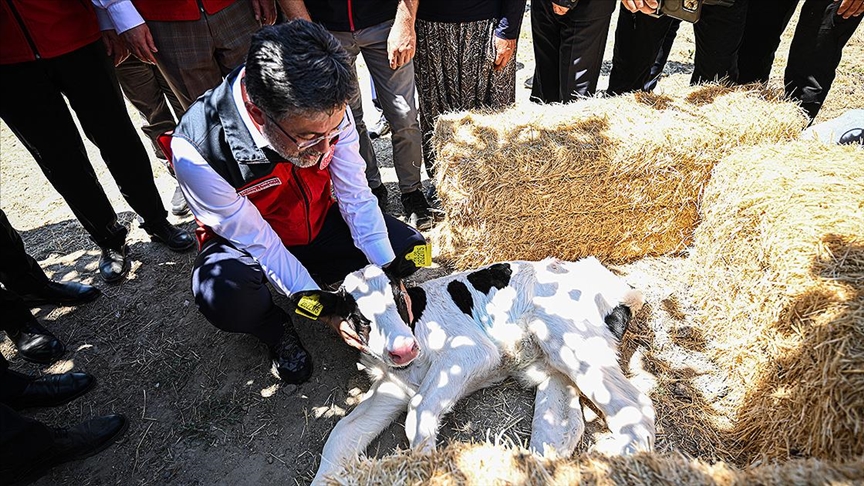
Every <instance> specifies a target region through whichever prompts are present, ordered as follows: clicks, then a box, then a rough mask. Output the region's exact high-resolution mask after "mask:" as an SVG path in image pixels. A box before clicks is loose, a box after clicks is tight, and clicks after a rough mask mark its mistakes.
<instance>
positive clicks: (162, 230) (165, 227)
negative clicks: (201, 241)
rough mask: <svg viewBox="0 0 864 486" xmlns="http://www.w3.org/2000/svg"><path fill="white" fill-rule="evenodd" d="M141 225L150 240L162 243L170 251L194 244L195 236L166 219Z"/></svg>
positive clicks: (184, 249) (181, 249)
mask: <svg viewBox="0 0 864 486" xmlns="http://www.w3.org/2000/svg"><path fill="white" fill-rule="evenodd" d="M141 227H142V228H144V231H146V232H147V234H148V235H150V239H151V240H153V241H158V242H160V243H164V244H165V246H167V247H168V249H169V250H171V251H186V250H188V249H189V248H192V246H194V245H195V238H192V236H191V235H190V234H189V233H187V232H186V231H184V230H182V229H180V228H178V227H176V226H174V225H173V224H171V223H169V222H168V221H167V220H163V221H161V222H159V223H156V224H153V225H147V224H145V225H141Z"/></svg>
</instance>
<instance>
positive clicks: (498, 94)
mask: <svg viewBox="0 0 864 486" xmlns="http://www.w3.org/2000/svg"><path fill="white" fill-rule="evenodd" d="M498 22H499V21H498V20H497V19H488V20H478V21H474V22H430V21H425V20H422V19H417V21H416V23H415V29H416V32H417V53H416V54H415V57H414V73H415V78H416V84H417V91H418V93H419V95H420V102H419V104H420V128H421V130H422V132H423V158H424V160H425V161H426V167H427V168H433V167H434V161H435V155H434V153H433V150H432V146H431V138H432V132H433V130H434V128H435V122H436V120H437V119H438V116H439V115H441V114H442V113H446V112H449V111H457V110H468V109H476V108H503V107H506V106H508V105H511V104H513V102H514V101H515V100H516V52H515V49H514V52H513V57H512V58H511V59H510V62H509V63H507V66H506V67H505V68H504V69H503V70H502V71H495V70H494V68H493V64H494V62H495V48H494V45H493V42H494V37H493V36H494V35H495V29H496V27H497V26H498ZM430 170H431V169H430Z"/></svg>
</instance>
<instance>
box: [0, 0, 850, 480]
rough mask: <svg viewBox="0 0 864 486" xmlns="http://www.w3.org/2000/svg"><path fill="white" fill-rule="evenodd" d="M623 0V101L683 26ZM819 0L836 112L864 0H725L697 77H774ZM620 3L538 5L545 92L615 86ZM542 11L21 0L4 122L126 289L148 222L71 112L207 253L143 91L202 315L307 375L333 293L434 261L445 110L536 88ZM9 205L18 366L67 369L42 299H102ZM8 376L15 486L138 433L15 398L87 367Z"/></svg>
mask: <svg viewBox="0 0 864 486" xmlns="http://www.w3.org/2000/svg"><path fill="white" fill-rule="evenodd" d="M620 3H621V8H619V14H618V18H617V23H616V26H615V34H614V35H615V38H614V41H615V46H614V55H613V58H612V60H611V61H612V70H611V75H610V79H609V86H608V89H607V90H606V91H605V94H606V95H608V96H614V95H618V94H622V93H627V92H632V91H636V90H651V89H654V86H656V83H657V79H658V77H659V75H660V73H661V72H662V70H663V65H664V64H665V61H666V58H667V57H668V53H669V49H670V47H671V43H672V42H674V39H675V33H676V32H677V30H678V28H679V24H680V22H679V21H678V20H676V19H673V18H671V17H668V16H662V15H660V16H658V15H655V13H656V12H657V9H658V1H657V0H621V2H620ZM799 3H803V7H802V9H801V13H800V17H799V19H798V23H797V25H798V26H797V28H796V30H795V33H794V38H793V41H792V45H791V48H790V51H789V58H788V61H787V65H786V71H785V74H784V84H785V88H786V92H787V94H788V95H789V96H790V97H791V98H793V99H796V100H798V101H800V103H801V104H802V107H803V108H804V109H805V111H806V112H807V114H808V115H809V116H810V118H811V120H812V119H813V118H815V117H816V115H817V114H818V112H819V109H820V107H821V106H822V103H823V102H824V100H825V97H826V96H827V94H828V91H829V89H830V87H831V83H832V81H833V79H834V75H835V70H836V68H837V66H838V64H839V62H840V59H841V54H842V50H843V47H844V46H845V45H846V43H847V42H848V40H849V39H850V37H851V36H852V33H853V32H854V31H855V29H856V28H857V26H858V24H859V23H860V21H861V16H862V13H864V0H779V1H777V2H760V1H755V0H704V2H703V5H702V10H701V18H700V20H699V21H698V22H697V23H696V24H694V25H693V28H694V31H695V41H696V49H695V55H694V68H693V75H692V78H691V82H692V83H694V84H695V83H702V82H712V81H713V82H723V83H730V84H734V83H750V82H756V81H761V82H764V81H767V80H768V78H769V76H770V74H771V73H770V71H771V67H772V64H773V61H774V57H775V53H776V50H777V48H778V45H779V42H780V37H781V35H782V33H783V31H784V29H785V28H786V26H787V24H788V23H789V21H790V19H791V17H792V15H793V14H794V12H795V11H796V7H797V6H798V4H799ZM616 5H617V2H614V1H612V0H532V1H531V5H530V18H531V30H532V41H533V42H532V44H533V49H534V57H535V60H536V67H535V70H534V73H533V78H532V79H533V84H532V88H531V100H532V101H533V102H535V103H561V102H568V101H572V100H577V99H579V98H581V97H587V96H594V95H596V94H598V93H597V85H598V80H599V77H600V71H601V67H602V64H603V53H604V48H605V45H606V40H607V36H608V33H609V27H610V24H611V21H612V16H613V13H614V11H615V7H616ZM527 6H528V5H527V0H456V1H454V0H434V1H433V0H419V1H417V0H305V1H304V0H278V1H277V0H9V1H7V2H2V3H0V38H2V39H0V83H2V87H3V90H2V93H3V94H2V101H0V117H2V119H3V121H4V122H5V123H6V124H7V125H8V126H9V128H10V129H11V130H12V132H13V133H14V134H15V135H16V136H17V137H18V139H19V140H20V141H21V143H22V145H23V146H24V147H26V148H27V150H28V151H29V152H30V154H31V155H32V156H33V159H34V160H35V162H36V164H37V165H38V167H39V168H40V169H41V171H42V172H43V173H44V175H45V177H46V178H47V179H48V181H49V182H50V183H51V185H52V186H53V187H54V188H55V189H56V190H57V192H58V193H60V195H62V197H63V198H64V200H65V201H66V203H67V204H68V205H69V207H70V209H71V210H72V212H73V213H74V215H75V217H76V218H77V219H78V221H79V222H80V223H81V225H82V226H83V228H84V229H85V230H86V231H87V233H88V234H89V236H90V238H91V239H92V240H93V242H94V243H95V244H96V245H97V246H98V247H99V248H100V250H101V254H100V258H99V264H98V268H99V274H100V275H101V278H102V279H103V280H104V281H105V282H107V283H116V282H120V281H122V280H123V279H124V277H125V275H126V274H127V272H128V271H129V268H130V250H129V247H128V245H127V244H126V237H127V233H128V228H127V227H126V226H125V225H123V224H121V223H120V222H119V221H118V217H117V214H116V212H115V210H114V208H113V206H112V204H111V203H110V201H109V200H108V198H107V196H106V195H105V190H104V188H103V186H102V185H101V183H100V182H99V180H98V179H97V177H96V174H95V171H94V169H93V166H92V165H91V162H90V160H89V158H88V156H87V153H86V151H85V148H84V144H83V140H82V138H81V135H80V133H79V131H78V128H77V127H76V125H75V122H74V121H73V117H72V113H71V112H70V108H71V110H72V111H74V113H75V115H76V117H77V118H78V120H79V122H80V124H81V127H82V129H83V132H84V134H85V135H86V136H87V138H88V139H89V140H90V141H91V142H93V144H95V145H96V147H97V148H98V149H99V151H100V154H101V157H102V159H103V161H104V162H105V164H106V165H107V167H108V169H109V172H110V174H111V176H112V178H113V179H114V181H115V182H116V184H117V186H118V187H119V189H120V193H121V194H122V196H123V197H124V199H125V200H126V201H127V203H128V204H129V206H130V207H131V208H132V209H133V210H134V211H135V213H137V214H138V216H139V224H140V226H141V228H142V229H144V230H145V231H146V232H147V234H149V236H150V237H151V239H152V240H153V241H155V242H157V243H160V244H164V245H165V246H167V248H169V249H170V250H172V251H178V252H182V251H188V250H191V249H192V247H194V246H196V245H195V243H196V241H195V238H193V236H192V235H191V234H190V233H189V232H187V231H186V230H184V229H182V228H179V227H177V226H175V225H173V224H171V223H170V222H169V221H168V219H167V210H166V209H165V207H164V206H163V204H162V200H161V198H160V195H159V194H158V192H157V189H156V185H155V182H154V176H153V173H152V170H151V166H150V157H149V155H148V152H147V149H146V148H145V146H144V144H143V143H142V142H141V138H140V137H139V135H138V133H137V131H136V129H135V127H134V126H133V123H132V121H131V118H130V116H129V113H128V111H127V109H126V104H125V102H124V99H123V98H124V96H125V97H126V99H128V100H129V102H130V103H131V104H132V105H133V106H134V107H135V108H136V109H137V110H138V111H140V113H141V115H142V119H144V120H145V121H146V125H145V126H144V127H142V131H143V132H144V134H145V135H146V136H147V137H148V138H149V139H150V141H151V142H152V145H153V148H154V153H155V155H156V157H158V158H161V159H163V160H164V161H165V167H166V169H167V170H169V171H170V172H171V173H172V174H173V175H175V176H176V179H177V184H178V185H177V190H175V192H174V194H173V195H172V198H171V212H172V213H173V214H175V215H183V214H186V213H187V212H188V211H191V212H192V214H193V215H194V217H195V219H196V222H197V223H198V229H197V231H196V235H197V246H198V250H199V253H198V257H197V259H196V260H195V263H194V265H193V269H192V277H191V287H192V294H193V296H194V300H195V303H196V305H197V307H198V309H199V311H200V312H201V314H202V315H203V316H204V317H205V318H206V319H207V320H208V321H209V322H210V323H212V324H213V325H214V326H216V327H217V328H219V329H222V330H225V331H229V332H237V333H245V334H250V335H252V336H255V337H256V338H258V339H259V340H260V341H261V342H262V343H263V344H264V345H265V346H266V348H267V350H268V352H269V355H270V358H271V359H272V363H273V372H274V373H275V374H276V375H277V376H278V377H279V378H281V379H282V380H283V381H284V382H287V383H302V382H304V381H306V380H308V378H309V376H310V375H311V373H312V359H311V358H310V357H309V355H308V353H307V352H306V350H305V348H304V347H303V344H302V342H301V341H300V338H299V337H298V335H297V333H296V332H295V330H294V326H293V321H294V320H295V317H294V316H295V315H296V314H295V313H301V314H302V315H304V316H305V317H307V318H313V319H314V318H316V316H317V315H325V314H327V315H329V314H331V313H327V312H323V313H322V312H321V308H322V307H325V306H327V305H328V302H329V300H328V289H330V288H332V286H333V285H334V284H336V283H338V282H339V281H340V280H341V279H342V278H344V276H345V275H346V274H347V273H349V272H351V271H353V270H357V269H359V268H361V267H363V266H364V265H366V264H368V263H370V262H371V263H374V264H377V265H379V266H382V267H383V268H384V269H385V271H386V272H387V273H388V275H389V276H391V278H392V279H393V281H394V282H395V285H397V287H398V286H399V285H401V283H400V282H401V280H402V279H404V278H406V277H408V276H410V275H411V274H412V273H413V272H415V271H416V270H417V268H418V266H419V265H422V261H423V260H424V257H423V256H422V255H426V240H425V238H424V236H423V234H422V233H421V231H425V230H427V229H429V228H430V227H432V226H433V225H434V224H435V222H436V221H437V220H438V219H439V217H440V214H441V213H440V210H439V208H436V197H435V193H434V187H433V188H431V190H429V191H424V189H423V186H422V185H421V176H422V171H423V170H424V168H425V170H426V171H427V173H429V174H432V172H433V171H434V169H435V153H434V149H433V147H432V145H431V139H432V131H433V128H434V125H435V121H436V119H437V118H438V117H439V116H440V115H441V114H443V113H445V112H448V111H452V110H464V109H479V108H493V109H499V108H504V107H506V106H508V105H511V104H513V103H514V102H515V86H516V81H515V77H516V62H515V57H516V51H517V46H518V39H519V33H520V30H521V26H522V19H523V16H524V13H525V11H526V7H527ZM361 54H362V55H363V58H364V60H365V63H366V65H367V66H368V68H369V72H370V75H371V78H372V82H373V84H374V91H375V93H376V94H377V102H378V104H379V105H380V109H381V111H382V113H383V116H384V118H385V119H386V121H387V124H388V125H389V127H390V133H391V143H392V149H393V164H394V167H395V170H396V175H397V178H398V185H397V186H398V190H399V192H400V198H399V200H400V202H401V205H402V212H403V213H404V215H405V221H402V220H399V219H397V218H395V217H393V216H392V215H390V214H389V213H388V210H390V209H391V208H389V206H388V200H389V196H388V190H387V188H386V187H385V185H384V184H383V183H382V180H381V172H380V169H379V161H378V157H377V156H376V154H375V151H374V148H373V145H372V142H371V139H370V130H368V129H367V127H366V125H365V123H364V121H363V103H362V99H361V96H360V90H359V88H358V86H357V71H356V60H357V56H358V55H361ZM67 101H68V104H67ZM374 135H377V132H373V136H374ZM0 216H2V218H0V224H2V227H3V228H2V234H0V237H2V240H3V241H2V242H0V243H2V247H3V254H2V256H0V266H2V268H0V281H2V284H3V287H2V288H0V292H2V293H0V297H2V299H0V300H2V302H3V308H2V310H0V313H2V316H3V322H2V329H3V330H4V331H5V332H6V335H7V336H8V338H9V339H10V340H11V341H12V343H13V344H14V346H15V347H16V348H17V351H18V356H19V357H21V358H23V359H25V360H28V361H32V362H35V363H42V364H48V363H51V362H54V361H56V360H57V359H59V357H60V356H62V355H63V353H64V351H65V347H64V345H63V343H62V342H61V341H60V340H59V339H58V338H57V337H56V336H55V335H54V334H52V333H51V331H50V330H48V329H46V328H45V327H43V326H42V325H40V324H39V322H37V320H36V319H35V318H34V317H33V315H32V314H31V313H30V310H29V309H30V307H32V306H33V305H37V304H44V303H53V304H58V305H80V304H84V303H86V302H89V301H92V300H94V299H96V298H98V297H99V295H100V291H99V289H98V288H96V287H94V286H90V285H85V284H79V283H74V282H54V281H52V280H50V279H49V278H48V277H47V276H46V275H45V273H44V272H43V271H42V270H41V269H40V268H39V266H38V264H37V263H36V261H35V260H34V259H33V258H32V257H30V256H29V255H27V253H26V252H25V250H24V246H23V242H22V241H21V238H20V236H19V235H18V234H17V232H16V231H15V230H14V228H12V226H11V224H10V223H9V221H8V219H7V218H6V215H5V213H2V212H0ZM268 284H269V286H268ZM271 288H272V289H275V290H276V291H277V292H279V293H282V294H285V295H287V296H289V302H291V306H290V307H291V308H289V309H283V308H282V307H280V306H278V305H276V304H275V303H274V301H273V295H272V293H271ZM298 309H302V310H303V312H300V311H299V310H298ZM321 320H324V321H326V322H324V323H325V324H328V325H330V326H331V327H333V328H334V329H336V331H337V332H338V334H339V335H340V337H341V338H342V339H343V340H344V341H345V342H346V343H347V344H348V345H350V346H353V347H357V348H362V347H363V345H364V343H363V337H362V333H360V332H358V329H356V328H354V327H352V325H350V324H349V323H347V322H335V321H327V320H326V319H321ZM0 381H2V396H0V398H2V400H0V424H2V433H0V473H2V475H3V476H2V479H3V480H4V481H3V482H4V483H6V482H10V483H11V482H14V481H20V480H22V479H26V478H31V477H37V476H38V475H39V474H42V473H44V471H46V470H47V469H48V468H50V467H52V466H53V465H56V464H58V463H60V462H64V461H66V460H71V459H75V458H80V457H86V456H87V455H89V454H92V453H95V452H96V451H98V450H101V449H103V448H105V447H107V446H108V445H110V444H111V442H112V441H113V440H114V439H116V438H117V437H119V435H120V434H122V431H123V430H124V429H125V426H126V419H125V417H123V416H120V415H116V416H107V417H100V418H98V419H94V420H93V421H90V422H86V423H84V424H81V425H79V426H76V427H72V428H66V429H55V430H52V429H49V428H47V427H46V426H45V425H44V424H41V423H39V422H36V421H33V420H31V419H27V418H24V417H22V416H20V415H19V414H18V413H17V411H16V410H15V409H19V408H26V407H35V406H51V405H56V404H59V403H65V402H66V401H69V400H72V399H74V398H76V397H78V396H80V395H81V394H83V393H85V392H86V391H87V390H89V389H90V388H91V387H92V386H93V383H94V382H95V379H94V378H93V377H92V376H90V375H87V374H85V373H66V374H63V375H48V376H44V377H32V376H28V375H23V374H20V373H16V372H13V371H10V370H8V364H7V363H6V361H5V359H4V360H3V361H2V362H0ZM7 383H8V386H7ZM70 437H71V438H70ZM24 444H26V445H24ZM7 479H9V481H6V480H7Z"/></svg>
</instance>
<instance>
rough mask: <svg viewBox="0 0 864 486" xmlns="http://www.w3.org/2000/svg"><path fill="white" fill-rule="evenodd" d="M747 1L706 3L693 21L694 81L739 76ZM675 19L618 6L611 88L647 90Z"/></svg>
mask: <svg viewBox="0 0 864 486" xmlns="http://www.w3.org/2000/svg"><path fill="white" fill-rule="evenodd" d="M748 3H752V2H748V1H747V0H736V1H735V3H734V4H733V5H732V6H729V7H725V6H720V5H706V6H704V7H703V8H702V17H701V18H700V19H699V22H697V23H695V24H693V30H694V34H695V37H696V53H695V55H694V58H693V75H692V76H691V77H690V84H698V83H703V82H710V81H721V80H726V81H729V82H733V83H734V82H737V81H738V69H737V63H736V55H737V53H738V49H739V47H740V46H741V38H742V37H743V35H744V22H745V20H746V16H747V7H748ZM757 3H758V2H757ZM762 3H771V2H762ZM674 21H675V19H673V18H672V17H669V16H662V17H659V18H655V17H651V16H649V15H645V14H643V13H631V12H630V11H628V10H627V9H625V8H621V9H620V12H619V15H618V25H617V27H616V29H615V48H614V53H613V55H612V73H611V74H610V76H609V89H608V90H607V93H609V94H615V95H618V94H623V93H629V92H631V91H639V90H642V89H644V87H645V84H646V82H647V81H649V79H650V75H651V74H650V73H651V66H652V65H653V64H654V61H655V60H656V59H657V53H658V52H659V51H660V49H661V47H662V45H663V41H664V39H665V38H666V34H667V32H669V28H670V26H671V25H672V23H673V22H674Z"/></svg>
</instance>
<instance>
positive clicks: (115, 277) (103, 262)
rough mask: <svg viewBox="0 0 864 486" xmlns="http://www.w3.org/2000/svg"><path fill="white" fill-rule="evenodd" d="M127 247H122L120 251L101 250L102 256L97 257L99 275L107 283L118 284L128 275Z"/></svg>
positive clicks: (129, 265)
mask: <svg viewBox="0 0 864 486" xmlns="http://www.w3.org/2000/svg"><path fill="white" fill-rule="evenodd" d="M130 267H131V264H130V263H129V247H128V246H126V245H123V248H121V249H120V250H114V249H112V248H102V256H101V257H99V275H101V276H102V280H104V281H106V282H108V283H114V282H118V281H120V280H122V279H123V277H125V276H126V274H127V273H129V268H130Z"/></svg>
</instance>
